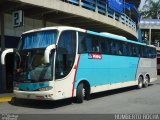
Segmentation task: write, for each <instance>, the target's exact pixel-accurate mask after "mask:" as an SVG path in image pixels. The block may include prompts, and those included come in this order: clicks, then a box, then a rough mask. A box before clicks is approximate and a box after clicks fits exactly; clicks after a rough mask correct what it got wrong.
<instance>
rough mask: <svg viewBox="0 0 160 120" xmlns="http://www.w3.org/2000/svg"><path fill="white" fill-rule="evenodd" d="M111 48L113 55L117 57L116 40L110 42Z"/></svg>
mask: <svg viewBox="0 0 160 120" xmlns="http://www.w3.org/2000/svg"><path fill="white" fill-rule="evenodd" d="M110 46H111V54H112V55H116V43H115V41H114V40H113V41H111V42H110Z"/></svg>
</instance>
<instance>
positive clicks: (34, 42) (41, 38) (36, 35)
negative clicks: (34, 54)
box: [19, 30, 58, 50]
mask: <svg viewBox="0 0 160 120" xmlns="http://www.w3.org/2000/svg"><path fill="white" fill-rule="evenodd" d="M57 35H58V31H57V30H47V31H38V32H32V33H27V34H24V35H22V41H21V44H20V46H19V49H21V50H26V49H36V48H46V47H48V46H49V45H52V44H55V43H56V40H57Z"/></svg>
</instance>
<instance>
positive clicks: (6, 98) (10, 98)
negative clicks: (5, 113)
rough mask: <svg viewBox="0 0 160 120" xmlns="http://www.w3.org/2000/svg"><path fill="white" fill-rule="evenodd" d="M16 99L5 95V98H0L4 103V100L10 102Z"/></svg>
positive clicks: (0, 101)
mask: <svg viewBox="0 0 160 120" xmlns="http://www.w3.org/2000/svg"><path fill="white" fill-rule="evenodd" d="M13 99H14V97H3V98H0V103H3V102H10V101H12V100H13Z"/></svg>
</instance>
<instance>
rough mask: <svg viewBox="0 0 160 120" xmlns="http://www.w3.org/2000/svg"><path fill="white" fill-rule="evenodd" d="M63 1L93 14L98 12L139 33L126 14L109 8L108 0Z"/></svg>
mask: <svg viewBox="0 0 160 120" xmlns="http://www.w3.org/2000/svg"><path fill="white" fill-rule="evenodd" d="M61 1H63V2H66V3H69V4H72V5H76V6H80V7H82V8H84V9H88V10H91V11H93V12H97V13H99V14H102V15H104V16H106V17H110V18H112V19H114V20H116V21H119V22H121V23H122V24H124V25H126V26H128V27H130V28H131V29H132V30H134V31H137V28H136V23H135V22H134V21H133V20H132V19H131V18H130V17H129V16H127V15H126V14H125V13H123V14H120V13H118V12H116V11H114V10H112V9H110V8H108V6H107V0H61Z"/></svg>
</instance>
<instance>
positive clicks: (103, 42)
mask: <svg viewBox="0 0 160 120" xmlns="http://www.w3.org/2000/svg"><path fill="white" fill-rule="evenodd" d="M100 47H101V52H102V53H103V54H107V53H108V51H107V49H108V45H107V40H106V39H104V38H101V39H100Z"/></svg>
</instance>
